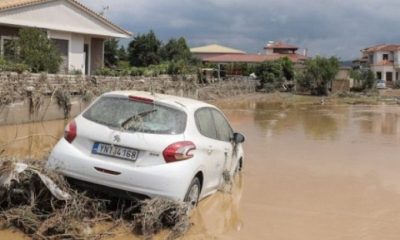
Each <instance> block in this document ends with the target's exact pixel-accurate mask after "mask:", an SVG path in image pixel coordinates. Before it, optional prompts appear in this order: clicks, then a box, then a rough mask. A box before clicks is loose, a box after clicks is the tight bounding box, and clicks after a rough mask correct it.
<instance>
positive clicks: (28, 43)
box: [18, 28, 62, 73]
mask: <svg viewBox="0 0 400 240" xmlns="http://www.w3.org/2000/svg"><path fill="white" fill-rule="evenodd" d="M18 47H19V52H20V54H19V55H20V59H21V62H22V63H24V64H26V65H27V66H29V67H30V69H31V70H32V71H33V72H49V73H56V72H58V70H59V67H60V64H61V62H62V58H61V55H60V52H59V51H58V50H57V48H56V46H55V45H54V43H53V42H52V41H51V40H50V39H49V38H48V37H47V35H46V33H45V32H44V31H42V30H40V29H37V28H24V29H21V30H20V31H19V40H18Z"/></svg>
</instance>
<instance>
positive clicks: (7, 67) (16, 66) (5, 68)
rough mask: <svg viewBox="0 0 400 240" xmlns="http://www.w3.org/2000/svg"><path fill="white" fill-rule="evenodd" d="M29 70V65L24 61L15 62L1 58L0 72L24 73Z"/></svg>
mask: <svg viewBox="0 0 400 240" xmlns="http://www.w3.org/2000/svg"><path fill="white" fill-rule="evenodd" d="M27 71H29V67H28V66H27V65H25V64H22V63H14V62H10V61H6V60H4V59H0V72H17V73H23V72H27Z"/></svg>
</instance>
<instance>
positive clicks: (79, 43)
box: [69, 33, 85, 73]
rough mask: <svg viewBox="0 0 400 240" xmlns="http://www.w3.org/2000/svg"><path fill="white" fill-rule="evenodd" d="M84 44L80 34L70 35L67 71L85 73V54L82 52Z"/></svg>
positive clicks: (83, 38)
mask: <svg viewBox="0 0 400 240" xmlns="http://www.w3.org/2000/svg"><path fill="white" fill-rule="evenodd" d="M84 43H85V37H84V36H83V35H81V34H75V33H73V34H72V38H71V44H70V46H71V50H70V58H69V70H70V71H73V70H80V71H81V72H82V73H84V72H85V53H84V52H83V44H84Z"/></svg>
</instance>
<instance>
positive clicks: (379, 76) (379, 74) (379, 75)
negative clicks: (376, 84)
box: [376, 72, 382, 80]
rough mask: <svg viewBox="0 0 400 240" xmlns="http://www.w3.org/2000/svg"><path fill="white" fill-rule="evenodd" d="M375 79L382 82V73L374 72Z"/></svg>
mask: <svg viewBox="0 0 400 240" xmlns="http://www.w3.org/2000/svg"><path fill="white" fill-rule="evenodd" d="M376 78H377V79H379V80H382V72H376Z"/></svg>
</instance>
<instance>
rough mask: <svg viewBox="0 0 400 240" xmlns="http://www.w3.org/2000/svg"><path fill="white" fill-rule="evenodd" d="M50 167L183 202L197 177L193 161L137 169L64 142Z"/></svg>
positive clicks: (66, 173) (111, 184)
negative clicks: (100, 157)
mask: <svg viewBox="0 0 400 240" xmlns="http://www.w3.org/2000/svg"><path fill="white" fill-rule="evenodd" d="M47 167H48V168H49V169H53V170H56V171H58V172H60V173H61V174H63V175H65V176H67V177H70V178H73V179H77V180H80V181H84V182H89V183H94V184H96V185H101V186H106V187H109V188H115V189H119V190H123V191H127V192H133V193H138V194H142V195H145V196H149V197H156V196H160V197H166V198H170V199H173V200H179V201H182V200H183V199H184V196H185V194H186V191H187V189H188V187H189V184H190V182H191V180H192V178H193V176H194V174H195V173H194V170H191V169H193V167H192V166H191V161H182V162H176V163H172V164H161V165H155V166H146V167H137V166H135V164H134V163H133V162H129V161H124V160H117V159H112V158H110V159H108V160H104V159H99V158H97V157H96V156H93V155H91V154H84V153H82V152H81V151H80V150H78V149H76V148H75V147H74V146H73V145H72V144H70V143H68V142H67V141H65V140H64V139H61V140H60V141H59V142H58V143H57V145H56V146H55V147H54V149H53V151H52V153H51V154H50V156H49V159H48V162H47ZM99 169H101V171H99ZM104 170H105V171H104Z"/></svg>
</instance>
